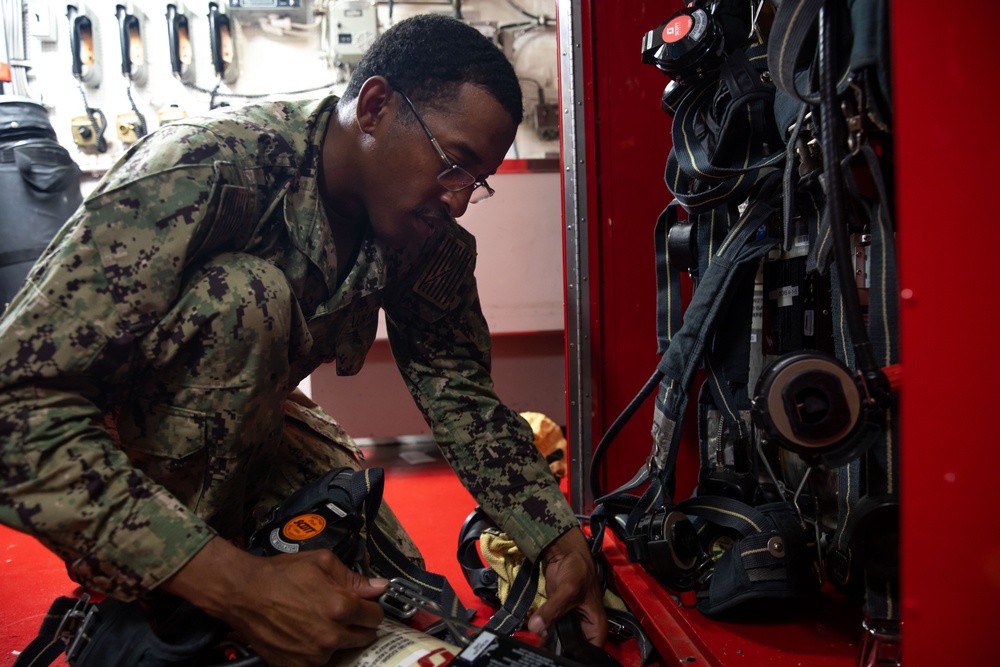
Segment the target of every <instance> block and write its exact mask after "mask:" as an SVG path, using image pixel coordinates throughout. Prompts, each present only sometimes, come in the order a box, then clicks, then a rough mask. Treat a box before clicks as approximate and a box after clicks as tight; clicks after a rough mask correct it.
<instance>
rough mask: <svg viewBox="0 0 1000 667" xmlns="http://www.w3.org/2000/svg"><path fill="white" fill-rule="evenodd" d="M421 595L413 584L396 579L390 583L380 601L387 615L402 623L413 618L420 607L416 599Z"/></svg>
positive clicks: (399, 578) (400, 578)
mask: <svg viewBox="0 0 1000 667" xmlns="http://www.w3.org/2000/svg"><path fill="white" fill-rule="evenodd" d="M419 595H420V589H419V588H418V587H417V586H416V585H415V584H413V583H411V582H409V581H407V580H406V579H403V578H402V577H396V578H395V579H392V580H391V581H390V582H389V586H388V588H387V589H386V591H385V593H383V594H382V595H381V596H380V597H379V599H378V603H379V604H380V605H382V609H383V610H385V613H387V614H390V615H391V616H393V617H394V618H397V619H399V620H401V621H405V620H408V619H410V618H413V616H415V615H416V613H417V611H418V610H419V607H418V606H417V604H416V601H415V598H416V597H418V596H419Z"/></svg>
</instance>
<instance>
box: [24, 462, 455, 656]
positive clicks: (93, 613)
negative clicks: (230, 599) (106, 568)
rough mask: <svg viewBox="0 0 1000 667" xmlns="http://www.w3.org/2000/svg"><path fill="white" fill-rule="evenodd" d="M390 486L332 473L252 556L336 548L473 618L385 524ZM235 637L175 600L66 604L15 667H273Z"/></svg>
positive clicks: (262, 538) (297, 500)
mask: <svg viewBox="0 0 1000 667" xmlns="http://www.w3.org/2000/svg"><path fill="white" fill-rule="evenodd" d="M383 484H384V473H383V471H382V469H380V468H370V469H367V470H364V471H357V470H354V469H352V468H346V467H343V468H336V469H334V470H331V471H330V472H328V473H326V474H325V475H323V476H322V477H321V478H319V479H318V480H316V481H315V482H313V483H312V484H309V485H307V486H305V487H303V488H302V489H300V490H299V491H296V492H295V493H294V494H292V495H291V496H289V498H288V499H287V500H286V501H285V502H284V503H282V504H281V505H280V506H279V507H278V508H277V509H276V510H275V511H274V513H273V516H272V517H271V519H270V521H268V523H267V524H266V525H265V526H263V527H262V528H261V529H259V530H258V531H256V532H255V533H254V535H253V536H252V537H251V539H250V546H249V551H250V552H251V553H254V554H256V555H259V556H273V555H276V554H280V553H294V552H297V551H303V550H309V549H328V550H330V551H332V552H333V553H334V554H336V555H337V556H338V557H339V558H340V560H341V561H342V562H343V563H344V564H345V565H347V566H348V567H350V568H352V569H356V570H358V571H361V572H366V573H367V572H369V570H368V568H369V566H370V567H371V568H372V569H374V570H375V571H376V572H377V573H379V574H380V575H382V576H385V577H389V578H402V579H404V580H405V581H406V582H407V583H408V585H410V586H411V587H412V588H414V589H415V590H416V591H418V592H420V593H421V594H422V595H423V596H424V597H426V598H428V599H430V600H433V601H434V602H435V603H436V604H438V605H440V609H441V610H442V613H445V614H448V615H449V616H451V617H452V618H467V617H468V613H467V611H466V610H465V608H464V607H462V605H461V603H460V601H459V600H458V597H457V596H456V595H455V592H454V591H453V590H452V588H451V586H450V584H448V582H447V581H446V580H445V579H444V577H442V576H440V575H437V574H434V573H431V572H427V571H426V570H423V569H421V568H419V567H417V566H416V565H414V564H413V563H412V562H411V561H410V560H409V559H407V558H406V557H405V556H404V555H403V554H402V553H401V552H400V551H399V549H398V548H397V547H396V546H395V544H393V542H392V540H391V539H389V537H388V536H386V535H385V534H384V533H383V532H382V531H381V530H380V529H379V527H378V526H377V524H376V522H375V516H376V514H377V513H378V509H379V507H380V506H381V503H382V488H383ZM362 533H364V537H362ZM366 553H367V556H368V560H367V562H366V560H365V554H366ZM151 603H152V608H150V607H151ZM230 633H231V629H230V628H229V627H227V626H226V625H225V624H224V623H222V622H221V621H219V620H217V619H215V618H213V617H211V616H209V615H208V614H206V613H205V612H203V611H201V610H200V609H198V608H197V607H195V606H193V605H191V604H190V603H188V602H186V601H183V600H180V599H179V598H174V597H173V596H166V595H164V596H157V597H156V598H155V599H154V600H148V601H138V600H137V601H133V602H120V601H118V600H114V599H111V598H108V599H105V600H103V601H101V602H91V600H90V597H89V596H88V595H86V594H85V595H84V596H83V597H81V598H80V599H76V598H68V597H60V598H58V599H57V600H56V601H55V602H54V603H53V605H52V607H51V608H50V609H49V612H48V614H46V617H45V619H44V620H43V621H42V624H41V628H40V629H39V633H38V637H37V638H36V639H35V640H34V641H32V642H31V644H29V645H28V647H27V648H26V649H25V650H24V651H22V652H21V654H20V655H19V656H18V658H17V660H16V661H15V662H14V667H41V666H43V665H49V664H52V662H53V661H55V660H56V659H57V658H58V657H59V656H60V655H61V654H63V653H64V652H65V654H66V661H67V662H68V663H69V664H70V665H71V666H72V667H179V666H181V665H183V666H185V667H197V666H204V665H220V667H221V665H226V667H232V666H237V667H249V666H251V665H253V666H256V667H264V665H265V663H264V662H263V661H262V660H261V658H260V657H259V656H257V655H256V654H254V653H253V651H252V649H251V648H249V647H246V646H242V645H240V644H238V643H236V642H232V641H230V640H229V639H228V636H229V634H230Z"/></svg>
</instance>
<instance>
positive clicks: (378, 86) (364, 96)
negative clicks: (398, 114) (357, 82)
mask: <svg viewBox="0 0 1000 667" xmlns="http://www.w3.org/2000/svg"><path fill="white" fill-rule="evenodd" d="M392 98H393V90H392V85H390V84H389V80H388V79H386V78H385V77H384V76H373V77H371V78H370V79H368V80H367V81H365V82H364V83H363V84H361V91H360V92H359V93H358V106H357V109H356V111H355V113H356V114H357V118H358V127H359V128H361V131H362V132H364V133H365V134H371V133H372V132H374V131H375V128H376V127H377V126H378V124H379V123H380V122H382V121H384V120H385V118H386V116H387V115H388V114H389V109H390V107H391V106H392Z"/></svg>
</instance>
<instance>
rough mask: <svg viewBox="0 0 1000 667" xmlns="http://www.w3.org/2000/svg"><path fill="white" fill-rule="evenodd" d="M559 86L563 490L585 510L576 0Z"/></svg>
mask: <svg viewBox="0 0 1000 667" xmlns="http://www.w3.org/2000/svg"><path fill="white" fill-rule="evenodd" d="M557 5H558V6H557V23H558V28H559V45H560V48H559V61H560V71H561V75H560V87H561V93H562V107H563V117H562V124H561V131H560V132H561V134H560V144H561V148H562V157H563V165H564V170H563V192H564V197H565V200H564V208H563V221H564V224H565V226H566V300H567V303H566V308H567V322H566V338H567V359H566V363H567V371H568V381H567V383H566V390H567V393H568V396H569V406H568V408H567V414H566V417H567V425H568V427H569V433H570V447H569V451H570V461H569V469H570V472H569V493H570V504H571V505H572V506H573V509H574V510H576V511H577V512H584V511H587V510H589V508H590V506H591V504H592V501H593V497H592V495H591V490H590V483H589V480H590V459H591V455H592V453H593V420H592V413H593V406H592V403H593V394H592V383H591V349H590V346H591V341H590V294H589V287H590V280H589V266H588V253H589V247H588V243H587V237H588V219H587V173H586V164H585V162H586V155H587V150H586V149H587V146H586V132H585V128H584V125H583V120H584V118H583V76H582V75H583V51H582V48H581V35H582V23H581V14H580V12H581V9H580V3H579V2H573V1H571V0H560V1H559V2H557Z"/></svg>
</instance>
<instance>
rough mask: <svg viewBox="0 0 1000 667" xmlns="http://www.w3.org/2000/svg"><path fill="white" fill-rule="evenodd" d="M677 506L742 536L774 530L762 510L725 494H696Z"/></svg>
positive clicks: (686, 512)
mask: <svg viewBox="0 0 1000 667" xmlns="http://www.w3.org/2000/svg"><path fill="white" fill-rule="evenodd" d="M678 508H679V509H680V510H681V511H683V512H684V513H685V514H691V515H694V516H699V517H701V518H703V519H705V520H706V521H711V522H712V523H714V524H717V525H719V526H722V527H723V528H729V529H731V530H735V531H736V532H738V533H739V534H740V535H741V536H743V537H748V536H750V535H756V534H757V533H770V532H771V531H772V530H774V524H773V522H772V521H771V520H770V519H769V518H767V517H766V516H765V515H764V514H763V513H762V512H760V511H759V510H756V509H754V508H753V507H751V506H750V505H747V504H745V503H741V502H739V501H738V500H734V499H732V498H727V497H725V496H696V497H694V498H689V499H687V500H685V501H683V502H681V503H679V504H678Z"/></svg>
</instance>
